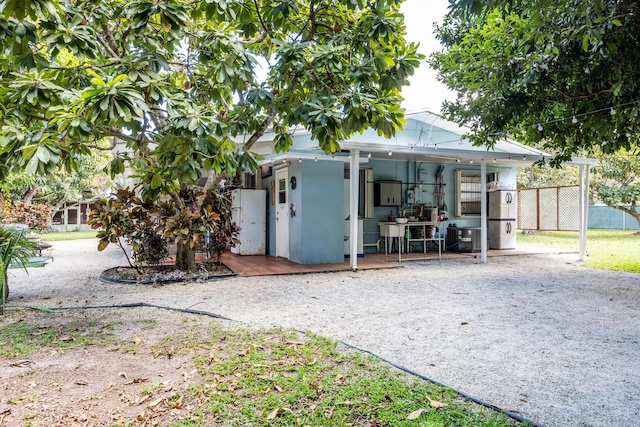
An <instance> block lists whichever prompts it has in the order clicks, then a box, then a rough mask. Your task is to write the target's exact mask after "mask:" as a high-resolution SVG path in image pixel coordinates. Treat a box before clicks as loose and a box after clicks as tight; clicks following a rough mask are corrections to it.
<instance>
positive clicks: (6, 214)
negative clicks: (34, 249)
mask: <svg viewBox="0 0 640 427" xmlns="http://www.w3.org/2000/svg"><path fill="white" fill-rule="evenodd" d="M51 213H52V209H51V207H50V206H48V205H40V204H38V205H30V204H27V203H23V202H18V203H16V204H14V205H10V206H5V208H4V210H3V211H2V218H1V219H2V222H5V223H17V224H27V225H28V226H29V228H30V229H32V230H37V231H44V230H46V228H47V227H49V226H50V225H51Z"/></svg>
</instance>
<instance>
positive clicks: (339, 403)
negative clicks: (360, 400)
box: [336, 400, 353, 406]
mask: <svg viewBox="0 0 640 427" xmlns="http://www.w3.org/2000/svg"><path fill="white" fill-rule="evenodd" d="M336 405H347V406H349V405H353V402H351V401H349V400H345V401H344V402H338V403H336Z"/></svg>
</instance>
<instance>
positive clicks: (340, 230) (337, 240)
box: [289, 160, 344, 264]
mask: <svg viewBox="0 0 640 427" xmlns="http://www.w3.org/2000/svg"><path fill="white" fill-rule="evenodd" d="M289 176H296V178H297V180H298V189H299V190H298V191H295V190H294V191H292V192H290V193H291V197H290V200H291V201H292V202H294V203H296V204H297V206H298V212H297V214H296V216H295V217H294V218H292V219H291V221H290V225H291V228H290V235H289V242H290V246H289V253H290V259H291V261H295V262H298V263H301V264H321V263H335V262H343V260H344V218H343V213H344V164H343V163H342V162H334V161H324V162H323V161H318V162H314V161H310V160H305V161H303V162H302V163H297V164H295V165H292V167H291V168H290V169H289ZM296 200H297V201H296Z"/></svg>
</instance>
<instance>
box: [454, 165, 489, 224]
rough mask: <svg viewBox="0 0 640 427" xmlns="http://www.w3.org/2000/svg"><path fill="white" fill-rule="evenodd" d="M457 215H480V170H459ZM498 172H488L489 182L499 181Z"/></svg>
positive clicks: (457, 176)
mask: <svg viewBox="0 0 640 427" xmlns="http://www.w3.org/2000/svg"><path fill="white" fill-rule="evenodd" d="M455 172H456V173H455V177H456V206H455V212H454V213H455V216H456V217H465V216H480V214H481V208H480V196H481V192H480V189H481V185H482V182H481V181H480V171H473V170H457V171H455ZM497 180H498V172H489V173H487V182H491V181H497Z"/></svg>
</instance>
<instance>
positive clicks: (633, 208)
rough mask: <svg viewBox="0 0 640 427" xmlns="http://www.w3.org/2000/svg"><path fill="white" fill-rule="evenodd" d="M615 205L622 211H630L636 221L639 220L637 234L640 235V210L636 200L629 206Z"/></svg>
mask: <svg viewBox="0 0 640 427" xmlns="http://www.w3.org/2000/svg"><path fill="white" fill-rule="evenodd" d="M614 207H615V208H616V209H620V210H621V211H623V212H626V213H628V214H629V215H631V216H632V217H634V218H635V220H636V221H638V229H637V230H636V234H637V235H640V212H638V209H637V204H636V202H635V201H634V202H631V205H630V206H629V207H628V208H627V207H625V206H614Z"/></svg>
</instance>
